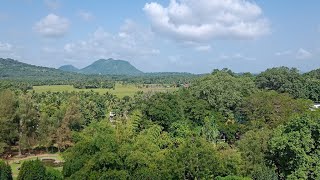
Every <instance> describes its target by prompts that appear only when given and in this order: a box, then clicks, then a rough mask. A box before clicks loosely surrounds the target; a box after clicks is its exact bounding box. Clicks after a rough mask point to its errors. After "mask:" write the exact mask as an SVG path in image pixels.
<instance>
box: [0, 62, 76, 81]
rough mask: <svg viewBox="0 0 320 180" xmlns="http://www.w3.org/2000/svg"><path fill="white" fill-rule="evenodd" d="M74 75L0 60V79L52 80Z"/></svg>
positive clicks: (73, 74)
mask: <svg viewBox="0 0 320 180" xmlns="http://www.w3.org/2000/svg"><path fill="white" fill-rule="evenodd" d="M71 76H75V73H70V72H65V71H61V70H58V69H54V68H47V67H41V66H35V65H30V64H26V63H22V62H19V61H16V60H13V59H2V58H0V78H1V79H3V78H30V79H33V78H34V79H46V78H49V79H53V78H56V77H71Z"/></svg>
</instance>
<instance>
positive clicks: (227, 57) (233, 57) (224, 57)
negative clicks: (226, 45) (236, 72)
mask: <svg viewBox="0 0 320 180" xmlns="http://www.w3.org/2000/svg"><path fill="white" fill-rule="evenodd" d="M219 59H221V60H236V59H240V60H246V61H254V60H256V58H254V57H248V56H245V55H242V54H241V53H236V54H232V55H226V54H221V55H220V57H219Z"/></svg>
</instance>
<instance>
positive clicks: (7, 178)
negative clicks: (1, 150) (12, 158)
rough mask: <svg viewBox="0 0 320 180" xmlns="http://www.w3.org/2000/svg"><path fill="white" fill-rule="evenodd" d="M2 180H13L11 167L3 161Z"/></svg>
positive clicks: (0, 176)
mask: <svg viewBox="0 0 320 180" xmlns="http://www.w3.org/2000/svg"><path fill="white" fill-rule="evenodd" d="M0 179H1V180H12V172H11V167H10V166H9V165H8V164H6V163H5V162H4V161H2V160H0Z"/></svg>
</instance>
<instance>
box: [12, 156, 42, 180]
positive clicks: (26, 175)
mask: <svg viewBox="0 0 320 180" xmlns="http://www.w3.org/2000/svg"><path fill="white" fill-rule="evenodd" d="M17 179H18V180H33V179H39V180H40V179H46V168H45V166H44V165H43V164H42V162H41V161H40V160H38V159H37V160H33V161H24V162H23V163H22V165H21V168H20V171H19V174H18V178H17Z"/></svg>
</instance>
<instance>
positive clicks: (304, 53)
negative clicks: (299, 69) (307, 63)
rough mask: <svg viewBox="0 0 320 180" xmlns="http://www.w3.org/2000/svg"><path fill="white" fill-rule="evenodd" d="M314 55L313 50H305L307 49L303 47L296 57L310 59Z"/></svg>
mask: <svg viewBox="0 0 320 180" xmlns="http://www.w3.org/2000/svg"><path fill="white" fill-rule="evenodd" d="M311 57H312V54H311V52H309V51H307V50H305V49H302V48H300V49H299V50H298V51H297V53H296V58H297V59H309V58H311Z"/></svg>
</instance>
